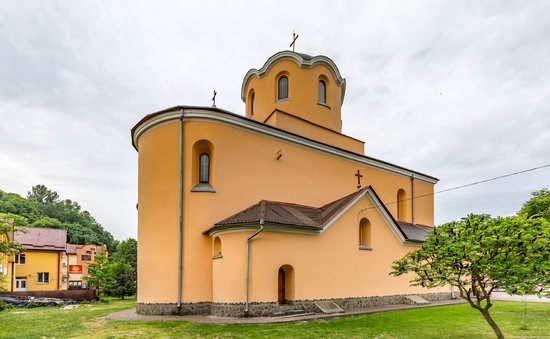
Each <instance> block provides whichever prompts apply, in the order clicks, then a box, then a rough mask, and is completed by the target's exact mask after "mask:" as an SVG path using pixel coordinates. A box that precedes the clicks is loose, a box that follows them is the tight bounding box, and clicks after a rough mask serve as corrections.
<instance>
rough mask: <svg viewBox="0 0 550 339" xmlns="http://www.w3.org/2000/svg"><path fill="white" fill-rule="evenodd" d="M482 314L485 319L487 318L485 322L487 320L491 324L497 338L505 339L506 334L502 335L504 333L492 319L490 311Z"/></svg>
mask: <svg viewBox="0 0 550 339" xmlns="http://www.w3.org/2000/svg"><path fill="white" fill-rule="evenodd" d="M481 314H483V318H485V320H487V322H488V323H489V325H490V326H491V328H492V329H493V331H494V332H495V334H496V335H497V338H498V339H504V334H502V331H501V330H500V328H499V327H498V325H497V323H496V322H495V321H494V320H493V318H492V317H491V314H490V313H489V311H488V310H482V311H481Z"/></svg>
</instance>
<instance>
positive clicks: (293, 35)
mask: <svg viewBox="0 0 550 339" xmlns="http://www.w3.org/2000/svg"><path fill="white" fill-rule="evenodd" d="M298 37H299V35H298V34H296V33H294V31H292V42H291V43H290V46H288V47H292V51H293V52H294V48H295V47H296V39H298Z"/></svg>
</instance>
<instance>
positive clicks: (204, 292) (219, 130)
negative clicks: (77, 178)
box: [137, 113, 433, 302]
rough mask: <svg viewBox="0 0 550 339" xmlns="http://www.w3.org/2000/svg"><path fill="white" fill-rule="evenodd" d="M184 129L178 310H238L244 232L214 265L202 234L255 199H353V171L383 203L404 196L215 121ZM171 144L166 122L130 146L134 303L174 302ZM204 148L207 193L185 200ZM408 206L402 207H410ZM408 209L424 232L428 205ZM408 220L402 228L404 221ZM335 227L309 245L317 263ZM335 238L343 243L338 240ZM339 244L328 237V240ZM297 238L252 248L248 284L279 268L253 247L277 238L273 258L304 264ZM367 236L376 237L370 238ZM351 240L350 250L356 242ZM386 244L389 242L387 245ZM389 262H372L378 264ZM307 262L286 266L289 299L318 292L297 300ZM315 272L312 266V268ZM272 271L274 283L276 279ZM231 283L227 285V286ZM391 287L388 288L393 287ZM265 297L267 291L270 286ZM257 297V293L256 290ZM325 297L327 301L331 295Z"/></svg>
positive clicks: (380, 180)
mask: <svg viewBox="0 0 550 339" xmlns="http://www.w3.org/2000/svg"><path fill="white" fill-rule="evenodd" d="M218 114H221V113H218ZM184 126H185V127H184V163H185V166H184V216H185V217H184V228H185V232H184V264H183V272H184V273H183V290H182V291H183V302H197V301H210V300H212V299H217V300H224V301H229V300H237V299H240V300H239V301H243V299H242V296H243V295H244V285H243V284H244V271H243V270H244V264H245V260H244V238H245V236H247V235H249V233H248V232H246V233H235V234H226V235H223V236H222V238H221V239H222V248H223V256H224V257H223V258H222V259H217V260H214V261H213V260H212V258H211V257H212V239H211V238H210V237H207V236H205V235H203V234H202V232H203V231H204V230H205V229H207V228H209V227H210V226H212V225H213V224H214V223H215V222H218V221H220V220H222V219H224V218H226V217H228V216H229V215H232V214H234V213H236V212H238V211H240V210H242V209H244V208H246V207H248V206H250V205H252V204H254V203H256V202H258V201H259V200H262V199H268V200H277V201H287V202H295V203H301V204H306V205H312V206H321V205H324V204H326V203H328V202H330V201H333V200H335V199H338V198H340V197H342V196H344V195H347V194H349V193H351V192H353V191H354V190H355V189H356V184H357V178H356V177H355V176H354V173H355V172H356V171H357V170H358V169H360V170H361V173H362V174H363V175H364V177H363V180H362V183H363V186H365V185H372V186H373V188H374V189H375V190H376V192H377V193H378V195H379V196H380V198H381V199H382V201H384V202H386V203H387V202H394V201H395V200H396V197H397V190H398V189H399V188H401V187H403V188H405V189H406V190H407V194H408V195H409V196H410V185H411V183H410V178H409V177H407V176H403V175H398V174H395V173H391V172H388V171H385V170H381V169H377V168H374V167H371V166H368V165H366V164H362V163H358V162H355V161H351V160H347V159H343V158H340V157H337V156H334V155H330V154H327V153H324V152H321V151H317V150H312V149H310V148H306V147H305V146H299V145H296V144H292V143H290V142H287V141H283V140H279V139H277V138H274V137H268V136H266V135H261V134H258V133H255V132H250V131H247V130H244V129H241V128H236V127H233V126H229V125H227V124H222V123H219V122H214V121H199V120H191V121H186V122H185V123H184ZM178 138H179V121H177V120H172V121H169V122H166V123H164V124H162V125H160V126H156V127H153V128H151V129H149V130H148V131H147V132H145V133H144V134H143V135H142V136H141V137H140V139H139V142H138V145H137V146H138V150H139V159H138V162H139V167H138V168H139V178H138V185H139V188H138V203H139V209H138V220H139V221H138V239H139V241H138V301H139V302H175V301H176V297H177V291H176V290H177V267H178V260H177V253H178V252H177V251H178V246H177V243H178V178H179V174H178V146H179V141H178ZM204 139H205V140H208V141H210V142H211V143H212V145H213V147H214V149H215V151H214V159H213V160H212V161H213V163H215V166H213V168H212V173H211V176H212V179H213V180H212V182H213V186H214V188H215V189H216V193H208V192H191V188H192V186H193V175H192V173H193V172H192V171H193V170H196V169H193V168H192V167H193V165H192V164H193V161H192V160H193V159H192V148H193V145H194V143H195V142H197V141H199V140H204ZM279 150H282V154H283V157H282V158H281V159H280V160H276V152H277V151H279ZM416 185H417V186H416V187H415V189H416V190H417V192H418V193H417V195H418V194H420V192H428V191H430V190H431V189H432V188H431V187H432V185H431V184H426V183H423V182H422V183H421V181H420V180H417V183H416ZM408 203H409V204H410V201H409V202H408ZM416 205H417V206H416V208H417V213H416V219H417V222H418V223H425V224H428V225H432V222H433V199H431V198H430V199H424V200H422V201H420V200H419V201H418V202H417V204H416ZM396 208H397V207H396V204H392V205H389V206H388V209H389V210H390V212H391V213H393V214H394V215H395V213H396ZM409 210H410V208H409ZM373 218H374V217H373ZM407 219H408V221H410V215H409V216H408V217H407ZM348 222H350V221H348ZM337 226H338V225H334V226H333V229H331V230H329V231H328V232H327V233H326V234H325V235H322V236H320V237H319V238H318V239H316V240H315V243H318V244H319V246H321V247H320V248H324V249H326V252H323V253H324V254H323V253H319V255H320V256H321V257H323V256H327V255H329V253H331V251H332V250H330V247H328V246H329V245H328V244H329V243H331V245H330V246H334V244H333V243H332V242H333V241H334V240H332V241H331V240H330V238H331V237H332V236H331V235H330V234H331V233H330V232H334V233H335V234H336V233H338V232H337V231H335V230H336V229H337ZM350 227H351V226H350ZM353 227H354V228H356V227H357V225H356V221H353ZM385 227H387V226H385ZM355 233H356V232H355ZM263 236H264V235H263ZM340 236H341V237H344V236H345V235H340ZM340 236H336V235H335V236H334V237H335V238H338V237H340ZM304 237H305V236H302V235H294V234H282V233H281V234H274V235H269V236H266V237H265V238H264V240H258V242H254V243H253V247H254V248H255V249H254V251H255V250H256V248H257V250H258V251H260V252H258V253H257V254H256V253H255V254H254V259H253V260H255V264H254V265H255V266H254V267H256V266H258V265H260V264H259V262H260V261H262V260H266V268H265V270H266V271H265V272H264V273H254V274H255V277H256V274H259V277H260V278H254V280H255V281H254V282H253V284H260V283H261V281H264V280H265V281H266V283H268V284H269V283H271V278H270V277H271V275H272V274H273V271H272V268H273V267H274V266H273V265H276V264H278V263H275V262H270V261H269V258H268V257H269V255H268V253H269V252H265V253H264V254H262V251H266V250H265V249H262V248H264V247H265V248H266V249H267V248H269V246H274V245H270V244H269V243H270V241H272V242H273V243H274V244H275V243H276V244H280V243H282V242H281V241H280V240H281V239H285V240H284V242H283V243H288V245H287V246H286V247H285V248H279V250H278V251H280V252H278V253H283V254H284V255H288V258H290V253H292V254H293V255H295V256H302V257H304V253H306V252H301V251H300V252H297V248H299V246H298V245H300V246H301V245H303V244H304V243H305V242H304V241H302V239H305V238H304ZM373 237H375V234H374V233H373ZM270 239H272V240H270ZM308 239H311V236H308ZM356 240H357V239H355V240H354V241H353V243H356V242H357V241H356ZM395 241H397V240H396V239H395ZM262 242H263V243H262ZM239 243H240V245H239ZM231 244H234V245H233V246H232V245H231ZM264 244H267V245H264ZM312 244H313V243H312ZM277 246H280V245H277ZM307 246H313V245H307ZM381 247H382V246H380V248H379V249H378V248H377V249H376V251H372V253H371V254H372V255H374V256H377V255H380V256H383V255H384V253H390V250H389V249H388V250H386V249H384V248H381ZM396 248H397V250H396V251H394V252H391V253H393V254H392V257H391V258H392V260H393V259H396V258H398V257H399V256H400V255H401V254H402V253H405V251H407V250H409V249H411V248H410V247H404V246H401V247H399V246H396ZM350 250H353V251H357V253H355V252H354V253H352V254H351V255H352V258H355V257H356V256H363V255H365V256H366V255H368V254H369V253H364V252H365V251H360V252H359V251H358V250H357V246H351V247H350ZM239 251H240V252H239ZM287 253H288V254H287ZM342 253H345V252H342ZM377 253H379V254H377ZM341 258H344V256H342V257H341ZM341 260H343V259H341ZM354 260H356V259H353V260H350V261H349V263H348V262H344V261H342V262H341V264H342V265H346V266H347V267H349V268H350V269H351V268H353V267H354V265H356V262H355V261H354ZM388 260H389V259H388ZM388 260H386V261H381V262H380V265H382V264H381V263H382V262H383V263H386V262H388ZM306 262H307V261H306V260H305V257H304V262H303V263H297V264H296V265H297V266H295V267H294V268H295V270H296V279H297V286H296V293H297V295H298V296H307V295H309V294H307V293H313V294H314V293H316V292H315V291H316V290H317V289H318V288H320V287H315V286H317V285H316V284H317V283H313V285H312V286H313V290H312V292H307V293H306V292H304V290H305V288H304V287H303V286H302V287H300V286H301V285H298V281H300V275H302V274H309V273H306V272H308V270H310V271H309V272H314V271H313V267H314V266H311V267H307V265H306V264H305V263H306ZM227 263H230V264H227ZM288 263H290V262H288ZM290 264H291V263H290ZM312 265H313V264H312ZM316 265H321V264H320V262H318V263H317V264H316ZM222 266H223V267H222ZM293 266H294V265H293ZM317 267H319V266H317ZM380 267H381V266H380ZM213 268H214V272H213ZM224 270H228V271H231V272H235V273H234V274H232V275H229V274H226V273H224ZM274 272H275V274H276V273H277V270H275V271H274ZM331 274H332V275H334V276H333V277H332V278H331V279H335V280H334V281H339V282H342V284H344V285H342V286H346V284H348V283H349V282H347V279H346V278H345V277H344V274H343V273H342V272H332V273H331ZM340 275H341V277H340ZM230 276H231V277H232V278H229V277H230ZM262 277H263V278H262ZM384 277H386V276H384ZM226 279H233V280H231V283H227V281H226ZM239 279H241V280H242V281H241V282H240V284H241V285H239V282H238V280H239ZM262 279H264V280H262ZM384 279H385V280H384V283H383V285H385V286H388V290H387V291H386V292H385V293H384V294H391V293H388V291H393V290H397V285H399V284H401V285H403V281H401V282H400V283H397V281H399V279H402V278H390V277H387V278H384ZM391 279H394V280H391ZM392 281H396V283H395V286H394V283H393V282H392ZM233 282H234V284H233ZM274 283H276V280H274ZM401 285H400V286H401ZM239 286H240V287H239ZM380 286H382V283H381V285H380ZM403 286H406V284H405V285H403ZM335 288H336V287H335ZM373 288H374V289H373V291H378V290H379V289H378V287H377V285H376V286H375V285H373ZM339 289H341V290H342V291H344V292H345V290H346V288H343V287H339ZM265 290H266V291H271V289H270V287H269V285H268V286H267V287H266V289H265ZM256 291H258V289H257V287H256ZM330 291H331V292H332V290H330ZM254 293H258V292H254ZM269 293H271V292H269ZM269 293H268V292H261V293H259V294H255V295H254V298H255V300H271V299H269V298H271V297H272V296H271V295H270V294H269ZM339 293H343V292H339ZM373 293H375V292H373ZM313 294H311V295H313ZM266 298H268V299H266Z"/></svg>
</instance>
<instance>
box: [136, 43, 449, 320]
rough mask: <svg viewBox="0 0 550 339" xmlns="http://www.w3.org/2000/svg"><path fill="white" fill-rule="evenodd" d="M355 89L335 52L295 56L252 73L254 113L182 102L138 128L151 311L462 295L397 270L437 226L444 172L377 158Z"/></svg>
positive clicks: (245, 310)
mask: <svg viewBox="0 0 550 339" xmlns="http://www.w3.org/2000/svg"><path fill="white" fill-rule="evenodd" d="M345 94H346V80H345V79H344V78H343V77H342V75H341V74H340V71H339V69H338V67H337V66H336V64H335V63H334V62H333V61H332V60H331V59H329V58H328V57H326V56H315V57H313V56H310V55H306V54H302V53H295V52H293V51H282V52H279V53H276V54H275V55H273V56H271V57H270V58H269V59H268V60H267V61H266V62H265V64H264V65H263V66H262V67H261V68H259V69H251V70H250V71H248V73H246V75H245V77H244V80H243V83H242V87H241V98H242V100H243V102H244V103H245V115H241V114H235V113H232V112H229V111H226V110H223V109H220V108H217V107H215V105H213V106H212V107H200V106H176V107H172V108H168V109H165V110H163V111H160V112H156V113H152V114H149V115H147V116H145V117H144V118H143V119H142V120H141V121H139V122H138V123H137V124H136V125H135V126H134V128H133V129H132V131H131V135H132V143H133V146H134V147H135V149H136V150H137V152H138V205H137V206H138V296H137V302H138V303H137V312H138V313H140V314H212V315H219V316H269V315H272V314H277V313H278V312H279V313H280V311H281V309H286V310H288V309H292V310H293V311H299V310H304V311H308V312H312V311H317V309H316V306H315V302H316V301H333V302H334V303H336V304H337V305H338V306H339V307H341V308H342V309H344V310H346V309H351V308H357V307H368V306H375V305H382V304H399V303H404V302H405V296H409V295H420V296H422V297H423V298H424V299H427V300H441V299H449V298H450V296H451V294H450V289H449V288H442V289H439V290H427V289H423V288H421V287H410V286H409V280H410V279H411V276H410V275H408V276H407V275H406V276H399V277H393V276H390V275H389V272H391V266H392V262H393V261H395V260H397V259H399V258H401V257H402V256H403V255H405V254H406V253H407V252H409V251H411V250H414V249H417V248H419V246H420V245H421V244H422V241H423V240H424V239H425V237H426V235H427V233H428V232H429V231H430V230H431V229H432V227H433V223H434V201H433V195H432V194H433V192H434V185H435V184H436V183H437V181H438V179H436V178H435V177H433V176H430V175H427V174H423V173H420V172H417V171H414V170H412V169H408V168H404V167H401V166H398V165H395V164H391V163H388V162H386V161H383V160H379V159H375V158H372V157H369V156H367V155H365V149H364V147H365V143H364V142H363V141H361V140H358V139H355V138H353V137H350V136H347V135H345V134H342V110H341V108H342V105H343V103H344V98H345ZM366 123H368V121H365V124H366ZM413 198H414V199H413Z"/></svg>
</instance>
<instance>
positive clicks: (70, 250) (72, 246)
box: [67, 244, 79, 254]
mask: <svg viewBox="0 0 550 339" xmlns="http://www.w3.org/2000/svg"><path fill="white" fill-rule="evenodd" d="M78 246H79V245H75V244H67V254H76V249H77V247H78Z"/></svg>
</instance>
